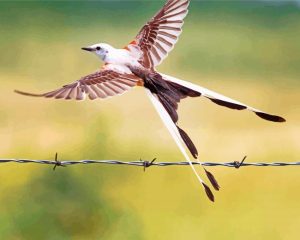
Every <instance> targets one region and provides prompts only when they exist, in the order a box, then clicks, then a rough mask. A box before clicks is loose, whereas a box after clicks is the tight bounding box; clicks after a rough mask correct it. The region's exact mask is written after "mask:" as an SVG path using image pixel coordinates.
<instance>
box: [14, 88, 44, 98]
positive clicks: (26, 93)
mask: <svg viewBox="0 0 300 240" xmlns="http://www.w3.org/2000/svg"><path fill="white" fill-rule="evenodd" d="M14 92H15V93H18V94H21V95H24V96H30V97H42V96H43V94H34V93H28V92H23V91H19V90H14Z"/></svg>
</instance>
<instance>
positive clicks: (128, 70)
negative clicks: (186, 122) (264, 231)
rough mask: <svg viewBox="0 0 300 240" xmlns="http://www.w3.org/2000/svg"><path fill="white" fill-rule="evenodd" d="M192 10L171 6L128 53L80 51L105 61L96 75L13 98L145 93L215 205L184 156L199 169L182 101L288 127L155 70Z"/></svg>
mask: <svg viewBox="0 0 300 240" xmlns="http://www.w3.org/2000/svg"><path fill="white" fill-rule="evenodd" d="M189 5H190V0H167V1H166V2H165V4H164V5H163V7H162V8H161V9H160V10H159V11H158V12H157V13H156V14H155V15H154V17H152V18H151V19H150V20H149V21H148V22H147V23H146V24H145V25H144V26H143V27H142V28H141V30H140V31H139V32H138V34H137V35H136V37H135V38H134V39H133V40H132V41H131V42H130V43H129V44H127V45H126V46H125V47H122V48H115V47H113V46H111V45H110V44H107V43H97V44H93V45H90V46H87V47H83V48H82V50H85V51H88V52H90V53H93V54H95V55H96V56H97V57H98V58H100V59H101V60H102V62H103V65H102V67H101V68H100V69H99V70H97V71H96V72H94V73H91V74H89V75H87V76H84V77H82V78H80V79H79V80H77V81H75V82H73V83H71V84H67V85H64V86H63V87H61V88H58V89H56V90H53V91H50V92H46V93H42V94H34V93H28V92H24V91H19V90H15V92H16V93H19V94H22V95H26V96H33V97H45V98H54V99H66V100H70V99H75V100H84V99H86V98H87V97H88V98H89V99H91V100H94V99H105V98H109V97H113V96H116V95H121V94H123V93H125V92H127V91H129V90H131V89H132V88H134V87H142V88H144V89H145V90H146V93H147V96H148V97H149V98H150V100H151V102H152V103H153V105H154V107H155V109H156V110H157V112H158V114H159V116H160V118H161V120H162V121H163V123H164V125H165V126H166V127H167V129H168V131H169V132H170V134H171V136H172V137H173V138H174V140H175V142H176V144H177V146H178V148H179V149H180V151H181V152H182V154H183V155H184V157H185V159H186V160H187V161H188V162H189V164H190V166H191V167H192V170H193V172H194V173H195V175H196V177H197V178H198V180H199V182H200V183H201V185H202V186H203V189H204V190H205V193H206V195H207V197H208V198H209V200H211V201H214V200H215V197H214V194H213V192H212V190H211V189H210V187H209V186H208V185H207V184H206V183H205V182H204V180H203V179H202V177H201V176H200V174H199V173H198V172H197V171H196V169H195V167H194V166H193V164H192V161H191V159H190V156H189V154H188V153H187V151H186V149H188V150H189V152H190V154H191V155H192V156H193V158H194V159H196V160H197V161H198V162H199V163H200V164H201V162H200V161H199V159H198V151H197V148H196V146H195V144H194V143H193V141H192V140H191V138H190V137H189V135H188V134H187V133H186V132H185V131H184V130H183V129H182V128H180V127H179V125H178V119H179V118H178V113H177V109H178V104H179V103H180V101H181V100H182V99H184V98H194V97H201V96H202V97H205V98H207V99H209V100H210V101H212V102H213V103H215V104H218V105H220V106H223V107H227V108H230V109H235V110H248V111H251V112H253V113H254V114H256V115H257V116H258V117H260V118H262V119H265V120H268V121H273V122H285V119H284V118H283V117H280V116H277V115H273V114H269V113H266V112H264V111H261V110H258V109H255V108H253V107H250V106H248V105H246V104H243V103H241V102H239V101H236V100H233V99H231V98H228V97H226V96H224V95H221V94H219V93H216V92H214V91H211V90H208V89H206V88H204V87H201V86H199V85H196V84H193V83H191V82H188V81H185V80H182V79H178V78H175V77H172V76H168V75H166V74H163V73H160V72H158V71H157V70H156V67H157V66H158V65H160V64H161V63H162V62H163V60H165V59H166V58H167V56H168V54H169V53H170V52H171V50H172V49H173V48H174V46H175V44H176V42H177V41H178V38H179V36H180V34H181V32H182V27H183V24H184V20H185V17H186V15H187V14H188V11H189ZM202 167H203V166H202ZM203 169H204V170H205V173H206V176H207V178H208V180H209V181H210V183H211V185H212V186H213V188H214V189H215V190H217V191H218V190H219V189H220V186H219V184H218V182H217V180H216V178H215V177H214V175H213V174H212V173H211V172H209V171H207V170H206V169H205V168H204V167H203Z"/></svg>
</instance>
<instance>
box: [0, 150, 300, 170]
mask: <svg viewBox="0 0 300 240" xmlns="http://www.w3.org/2000/svg"><path fill="white" fill-rule="evenodd" d="M245 159H246V156H245V157H244V158H243V160H242V161H241V162H239V161H233V162H223V163H220V162H202V165H203V166H207V167H219V166H221V167H232V168H237V169H238V168H241V167H250V166H253V167H284V166H300V162H272V163H251V162H245ZM155 160H156V158H154V159H153V160H151V161H146V160H142V159H140V160H139V161H119V160H79V161H73V160H69V161H59V160H58V155H57V153H56V154H55V158H54V160H32V159H0V164H1V163H35V164H46V165H54V167H53V170H55V169H56V167H57V166H60V167H66V166H70V165H84V164H106V165H129V166H138V167H143V169H144V171H145V170H146V168H149V167H151V166H156V167H168V166H188V165H189V163H188V162H156V161H155ZM192 164H193V165H199V162H192Z"/></svg>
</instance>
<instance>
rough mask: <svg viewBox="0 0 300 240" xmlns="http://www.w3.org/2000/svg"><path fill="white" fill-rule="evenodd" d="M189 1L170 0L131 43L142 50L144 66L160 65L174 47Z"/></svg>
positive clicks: (141, 60)
mask: <svg viewBox="0 0 300 240" xmlns="http://www.w3.org/2000/svg"><path fill="white" fill-rule="evenodd" d="M189 3H190V0H168V1H167V2H166V4H165V5H164V6H163V8H162V9H161V10H160V11H159V12H158V13H157V14H156V15H155V16H154V17H153V18H152V19H151V20H150V21H149V22H147V23H146V25H145V26H144V27H143V28H142V29H141V30H140V32H139V33H138V35H137V36H136V39H135V41H133V42H131V43H130V45H134V46H137V47H138V49H139V50H140V52H141V59H140V62H141V64H142V65H143V66H144V67H147V68H154V67H155V66H157V65H159V64H160V63H161V62H162V61H163V60H164V59H165V58H166V57H167V56H168V53H169V52H170V51H171V50H172V49H173V47H174V45H175V44H176V42H177V40H178V37H179V35H180V34H181V32H182V29H181V28H182V25H183V23H184V21H183V20H184V18H185V17H186V15H187V13H188V6H189ZM128 49H130V48H129V47H128Z"/></svg>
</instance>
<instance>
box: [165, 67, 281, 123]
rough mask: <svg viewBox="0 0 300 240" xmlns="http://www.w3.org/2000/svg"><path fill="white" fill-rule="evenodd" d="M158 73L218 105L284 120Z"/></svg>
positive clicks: (270, 119) (268, 118) (276, 120)
mask: <svg viewBox="0 0 300 240" xmlns="http://www.w3.org/2000/svg"><path fill="white" fill-rule="evenodd" d="M160 74H161V75H162V76H163V78H164V79H165V80H167V81H170V82H174V83H177V84H179V85H181V86H184V87H187V88H190V89H192V90H194V91H196V92H199V93H201V95H202V96H204V97H206V98H208V99H210V100H212V101H213V102H215V103H217V104H219V105H222V106H226V107H229V108H233V109H238V110H243V109H248V110H250V111H252V112H254V113H255V114H256V115H257V116H259V117H261V118H263V119H265V120H268V121H273V122H285V119H284V118H282V117H280V116H276V115H272V114H269V113H266V112H263V111H261V110H258V109H256V108H253V107H250V106H247V105H246V104H244V103H241V102H239V101H236V100H234V99H231V98H229V97H226V96H224V95H222V94H219V93H216V92H213V91H211V90H209V89H206V88H204V87H201V86H198V85H196V84H193V83H190V82H187V81H184V80H181V79H177V78H175V77H171V76H168V75H166V74H162V73H160ZM220 101H221V102H220ZM223 104H224V105H223ZM232 104H234V105H232Z"/></svg>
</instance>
